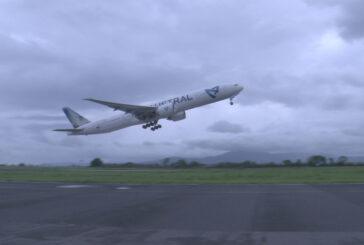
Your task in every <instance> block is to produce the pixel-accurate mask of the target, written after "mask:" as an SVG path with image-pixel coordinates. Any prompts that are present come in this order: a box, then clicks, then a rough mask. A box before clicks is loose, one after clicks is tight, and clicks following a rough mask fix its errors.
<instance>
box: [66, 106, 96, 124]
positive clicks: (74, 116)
mask: <svg viewBox="0 0 364 245" xmlns="http://www.w3.org/2000/svg"><path fill="white" fill-rule="evenodd" d="M63 112H64V114H66V117H67V118H68V120H69V121H70V122H71V124H72V125H73V127H74V128H78V127H79V126H82V125H85V124H87V123H89V122H90V121H89V120H87V119H86V118H84V117H83V116H81V115H80V114H78V113H77V112H75V111H74V110H72V109H71V108H69V107H64V108H63Z"/></svg>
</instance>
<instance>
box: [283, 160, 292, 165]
mask: <svg viewBox="0 0 364 245" xmlns="http://www.w3.org/2000/svg"><path fill="white" fill-rule="evenodd" d="M283 164H284V166H291V165H292V162H291V160H284V161H283Z"/></svg>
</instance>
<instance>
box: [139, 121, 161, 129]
mask: <svg viewBox="0 0 364 245" xmlns="http://www.w3.org/2000/svg"><path fill="white" fill-rule="evenodd" d="M152 126H153V127H152ZM142 127H143V128H144V129H147V128H149V127H151V128H150V130H152V131H154V130H157V129H159V128H162V125H160V124H158V121H153V122H148V123H146V124H144V125H143V126H142Z"/></svg>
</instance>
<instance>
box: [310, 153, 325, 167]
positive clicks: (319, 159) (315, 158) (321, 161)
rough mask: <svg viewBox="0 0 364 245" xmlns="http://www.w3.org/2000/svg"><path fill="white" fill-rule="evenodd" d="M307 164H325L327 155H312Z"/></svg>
mask: <svg viewBox="0 0 364 245" xmlns="http://www.w3.org/2000/svg"><path fill="white" fill-rule="evenodd" d="M307 164H308V165H310V166H317V165H324V164H326V157H324V156H321V155H315V156H311V157H310V158H309V159H308V160H307Z"/></svg>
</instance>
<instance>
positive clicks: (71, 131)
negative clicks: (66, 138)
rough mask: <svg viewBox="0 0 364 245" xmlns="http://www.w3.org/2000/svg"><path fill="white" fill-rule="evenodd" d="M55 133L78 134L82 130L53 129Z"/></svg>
mask: <svg viewBox="0 0 364 245" xmlns="http://www.w3.org/2000/svg"><path fill="white" fill-rule="evenodd" d="M53 131H58V132H70V133H77V132H81V131H82V129H78V128H59V129H53Z"/></svg>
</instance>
